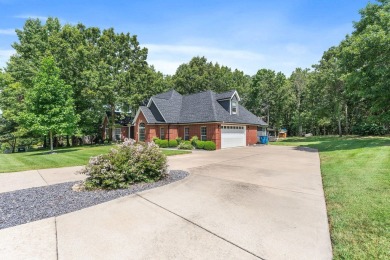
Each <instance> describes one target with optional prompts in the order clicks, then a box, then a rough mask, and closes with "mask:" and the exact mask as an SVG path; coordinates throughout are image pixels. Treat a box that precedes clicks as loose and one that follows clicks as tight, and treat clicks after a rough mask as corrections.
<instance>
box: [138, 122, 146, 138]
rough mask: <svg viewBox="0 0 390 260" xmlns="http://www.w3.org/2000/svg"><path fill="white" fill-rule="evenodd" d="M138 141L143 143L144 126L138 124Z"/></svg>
mask: <svg viewBox="0 0 390 260" xmlns="http://www.w3.org/2000/svg"><path fill="white" fill-rule="evenodd" d="M138 141H140V142H145V124H144V123H140V124H139V126H138Z"/></svg>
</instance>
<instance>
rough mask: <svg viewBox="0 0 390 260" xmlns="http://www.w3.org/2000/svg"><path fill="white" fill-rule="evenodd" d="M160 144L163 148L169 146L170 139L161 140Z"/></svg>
mask: <svg viewBox="0 0 390 260" xmlns="http://www.w3.org/2000/svg"><path fill="white" fill-rule="evenodd" d="M158 146H160V147H161V148H167V147H168V140H160V141H159V142H158Z"/></svg>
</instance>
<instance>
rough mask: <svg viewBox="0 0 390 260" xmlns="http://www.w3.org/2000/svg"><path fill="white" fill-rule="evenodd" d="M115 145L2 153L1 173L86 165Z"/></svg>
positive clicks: (175, 151) (171, 151)
mask: <svg viewBox="0 0 390 260" xmlns="http://www.w3.org/2000/svg"><path fill="white" fill-rule="evenodd" d="M114 147H115V145H88V146H87V145H86V146H77V147H69V148H60V149H56V150H55V154H49V153H48V151H47V150H45V151H42V150H40V151H31V152H25V153H13V154H0V173H5V172H18V171H28V170H36V169H47V168H60V167H68V166H78V165H86V164H87V162H88V160H89V158H90V157H92V156H97V155H99V154H105V153H108V152H109V151H110V149H111V148H114ZM162 152H163V153H164V154H165V155H167V156H172V155H178V154H187V153H191V151H181V150H168V149H167V150H165V149H162Z"/></svg>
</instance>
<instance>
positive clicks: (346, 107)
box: [345, 105, 349, 135]
mask: <svg viewBox="0 0 390 260" xmlns="http://www.w3.org/2000/svg"><path fill="white" fill-rule="evenodd" d="M345 134H346V135H348V134H349V125H348V105H345Z"/></svg>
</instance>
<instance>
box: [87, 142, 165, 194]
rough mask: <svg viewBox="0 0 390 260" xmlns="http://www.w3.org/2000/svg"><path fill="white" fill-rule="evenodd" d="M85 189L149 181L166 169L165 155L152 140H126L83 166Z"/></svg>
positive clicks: (114, 187)
mask: <svg viewBox="0 0 390 260" xmlns="http://www.w3.org/2000/svg"><path fill="white" fill-rule="evenodd" d="M82 173H83V174H87V175H88V178H87V179H86V180H85V188H86V189H118V188H127V187H128V186H129V185H131V184H133V183H137V182H151V181H157V180H159V179H161V178H163V177H164V176H165V175H166V173H167V158H166V156H165V155H164V154H163V153H162V152H161V150H160V149H159V148H158V146H157V145H156V144H154V143H148V144H145V143H137V144H136V143H135V141H134V140H127V139H126V140H125V141H124V142H123V143H122V144H121V145H118V148H117V149H111V151H110V152H109V153H108V154H104V155H99V156H96V157H92V158H91V159H90V160H89V163H88V165H87V166H86V167H85V169H84V170H82Z"/></svg>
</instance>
